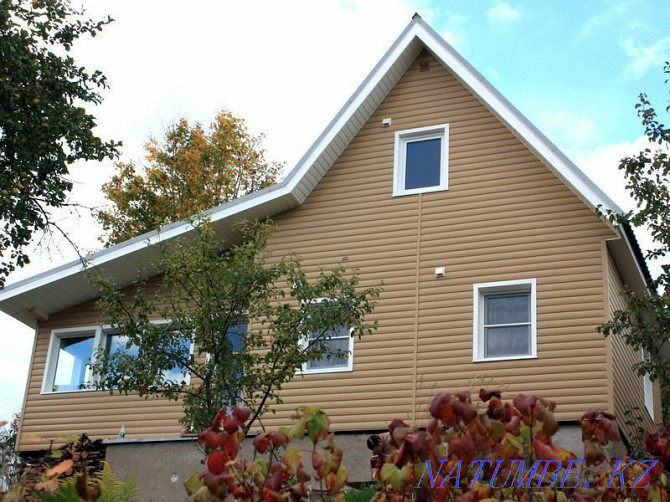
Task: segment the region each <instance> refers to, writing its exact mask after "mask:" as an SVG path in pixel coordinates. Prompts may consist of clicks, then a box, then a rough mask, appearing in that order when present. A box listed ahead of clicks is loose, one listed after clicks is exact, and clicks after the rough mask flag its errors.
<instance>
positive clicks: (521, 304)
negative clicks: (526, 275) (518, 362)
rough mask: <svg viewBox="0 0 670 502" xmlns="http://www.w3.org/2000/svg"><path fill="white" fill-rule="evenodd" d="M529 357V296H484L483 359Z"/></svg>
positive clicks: (525, 293)
mask: <svg viewBox="0 0 670 502" xmlns="http://www.w3.org/2000/svg"><path fill="white" fill-rule="evenodd" d="M530 353H531V320H530V293H528V292H524V293H508V294H488V295H484V357H504V356H515V355H528V354H530Z"/></svg>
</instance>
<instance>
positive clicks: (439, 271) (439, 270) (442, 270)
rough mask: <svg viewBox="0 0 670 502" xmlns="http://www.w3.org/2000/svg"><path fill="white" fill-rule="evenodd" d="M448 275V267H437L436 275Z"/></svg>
mask: <svg viewBox="0 0 670 502" xmlns="http://www.w3.org/2000/svg"><path fill="white" fill-rule="evenodd" d="M446 275H447V267H437V268H436V269H435V277H445V276H446Z"/></svg>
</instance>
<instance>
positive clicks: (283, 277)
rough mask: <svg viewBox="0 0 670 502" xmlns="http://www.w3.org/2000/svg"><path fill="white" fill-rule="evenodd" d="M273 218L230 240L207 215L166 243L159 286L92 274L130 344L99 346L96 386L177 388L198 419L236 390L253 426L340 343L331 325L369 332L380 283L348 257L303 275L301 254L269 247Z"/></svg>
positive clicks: (247, 226)
mask: <svg viewBox="0 0 670 502" xmlns="http://www.w3.org/2000/svg"><path fill="white" fill-rule="evenodd" d="M271 228H272V227H271V226H270V225H269V224H268V223H242V224H241V225H240V226H239V239H240V241H239V243H237V244H233V245H231V246H230V247H229V248H228V249H224V247H225V246H224V242H223V241H222V240H221V238H219V237H218V236H217V235H216V233H215V230H214V228H213V226H212V225H211V224H209V223H207V222H203V223H200V224H199V225H197V226H196V232H195V233H196V237H195V238H194V240H192V241H180V242H178V243H177V244H176V245H174V246H173V247H170V248H163V249H162V257H161V258H160V260H159V263H158V264H157V267H158V269H159V270H162V271H163V275H162V276H161V277H160V278H159V280H158V282H160V284H159V285H158V286H157V291H156V292H155V293H150V292H149V291H148V289H147V288H148V285H147V284H146V283H144V282H140V283H139V284H138V285H137V287H135V288H131V291H120V290H119V289H118V288H116V287H115V285H114V283H113V281H112V280H111V279H109V278H104V277H101V276H95V275H92V280H94V281H95V283H96V284H97V287H98V289H99V291H100V299H99V301H98V308H99V309H100V311H101V312H102V313H103V315H105V317H106V319H107V321H108V322H109V323H110V324H111V325H112V326H113V329H115V330H117V332H118V333H120V334H121V335H123V336H125V337H127V338H125V339H124V340H126V341H127V342H126V344H125V350H121V351H119V352H116V353H109V352H107V351H102V352H101V353H100V354H98V356H97V360H96V361H95V362H94V364H93V370H94V372H95V373H96V374H98V375H99V378H98V379H97V381H96V385H97V386H98V388H101V389H106V390H109V391H110V392H121V393H128V392H138V393H139V394H140V395H143V396H149V395H153V396H162V397H165V398H168V399H179V398H181V399H183V403H184V409H185V414H184V417H183V419H182V421H181V422H182V424H183V425H184V426H185V427H187V428H189V429H193V430H196V431H197V430H202V429H203V428H204V427H206V426H207V425H208V424H210V423H211V421H212V420H213V419H214V417H215V416H216V413H217V411H218V410H219V409H221V408H225V407H227V406H232V405H235V404H238V403H240V402H241V403H243V404H244V405H245V406H248V407H249V408H251V409H253V410H254V413H253V415H252V417H251V419H250V420H249V421H248V423H247V426H246V427H247V428H249V427H251V425H252V424H253V423H254V422H255V421H256V420H257V419H258V418H259V417H260V416H261V415H262V414H263V413H264V412H265V411H267V410H268V409H270V406H271V404H272V403H273V402H276V403H279V402H281V399H280V395H279V391H280V390H281V388H282V385H283V384H284V383H285V382H287V381H290V380H291V379H292V378H293V377H294V376H295V374H296V371H297V370H300V368H301V366H302V365H303V364H304V363H306V362H307V361H309V360H310V359H312V358H318V357H321V356H327V357H337V356H340V355H342V352H341V351H336V350H330V349H329V348H328V346H327V338H328V336H329V333H331V332H332V330H333V329H334V328H337V327H339V326H342V325H346V326H348V327H349V328H350V329H351V336H356V337H361V336H363V335H366V334H369V333H371V332H372V331H373V330H374V329H375V328H376V323H369V322H366V321H365V316H366V314H369V313H371V312H372V311H373V309H374V302H373V299H374V298H376V297H377V296H378V294H379V291H380V289H379V288H375V287H373V288H360V287H359V276H358V274H357V272H356V271H353V272H352V273H351V274H347V273H346V271H345V269H344V268H343V267H336V268H334V269H333V270H331V271H328V272H325V271H323V270H321V271H320V272H319V273H318V274H316V277H315V278H314V279H313V280H312V281H310V280H308V276H307V272H306V271H305V269H304V268H303V267H302V265H301V263H300V260H299V259H297V258H296V257H294V256H288V257H282V258H279V259H277V258H275V257H271V256H270V255H269V253H268V251H267V250H266V245H267V241H268V238H269V234H270V231H271ZM222 249H223V250H222ZM92 272H93V273H95V270H93V271H92ZM154 284H155V283H154ZM320 300H323V301H320ZM156 318H158V319H167V320H169V322H164V323H156V322H152V321H151V319H156ZM308 335H311V336H309V337H308ZM191 343H193V345H194V347H195V350H194V351H191ZM329 350H330V352H328V351H329ZM175 368H179V369H180V370H179V371H177V372H176V373H175ZM187 374H188V375H191V378H193V380H192V382H190V383H187V380H188V378H187ZM168 375H171V376H168Z"/></svg>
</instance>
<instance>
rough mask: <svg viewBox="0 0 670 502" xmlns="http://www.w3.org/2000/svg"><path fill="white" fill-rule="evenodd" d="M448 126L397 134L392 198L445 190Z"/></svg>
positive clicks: (447, 183) (447, 170)
mask: <svg viewBox="0 0 670 502" xmlns="http://www.w3.org/2000/svg"><path fill="white" fill-rule="evenodd" d="M448 186H449V125H448V124H442V125H438V126H431V127H421V128H418V129H408V130H405V131H397V132H396V134H395V157H394V180H393V195H411V194H416V193H423V192H436V191H440V190H447V188H448Z"/></svg>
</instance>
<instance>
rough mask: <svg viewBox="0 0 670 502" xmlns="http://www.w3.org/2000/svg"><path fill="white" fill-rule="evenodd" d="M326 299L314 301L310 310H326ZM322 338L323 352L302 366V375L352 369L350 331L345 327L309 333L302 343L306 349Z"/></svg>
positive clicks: (352, 352) (351, 337)
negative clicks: (318, 338)
mask: <svg viewBox="0 0 670 502" xmlns="http://www.w3.org/2000/svg"><path fill="white" fill-rule="evenodd" d="M328 302H329V300H328V299H326V298H321V299H317V300H315V301H314V304H313V306H312V308H326V309H327V308H328ZM319 336H323V338H322V340H323V342H324V348H325V351H324V352H323V354H322V355H321V356H319V357H314V358H313V359H311V360H309V361H307V362H306V363H305V364H303V366H302V372H303V373H335V372H341V371H352V370H353V369H354V337H353V336H352V329H351V328H350V327H349V326H346V325H340V326H335V327H333V328H331V329H329V330H328V331H326V332H325V333H323V334H322V333H310V334H308V335H307V338H306V339H304V340H303V341H302V345H303V347H308V346H309V345H310V343H312V341H313V340H315V339H316V338H317V337H319Z"/></svg>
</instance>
